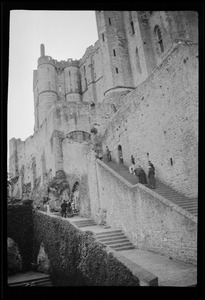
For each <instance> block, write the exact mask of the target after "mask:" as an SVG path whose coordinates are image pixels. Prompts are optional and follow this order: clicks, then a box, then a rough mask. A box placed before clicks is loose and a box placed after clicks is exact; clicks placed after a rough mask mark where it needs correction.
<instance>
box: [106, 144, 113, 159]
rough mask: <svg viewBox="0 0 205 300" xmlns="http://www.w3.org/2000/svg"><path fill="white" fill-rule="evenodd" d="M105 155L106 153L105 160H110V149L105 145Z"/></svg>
mask: <svg viewBox="0 0 205 300" xmlns="http://www.w3.org/2000/svg"><path fill="white" fill-rule="evenodd" d="M106 155H107V161H108V162H109V161H111V160H112V158H111V151H110V149H109V148H108V146H106Z"/></svg>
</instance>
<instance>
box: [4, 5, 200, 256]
mask: <svg viewBox="0 0 205 300" xmlns="http://www.w3.org/2000/svg"><path fill="white" fill-rule="evenodd" d="M96 21H97V30H98V40H97V41H96V43H95V44H94V45H93V46H90V47H88V48H87V49H86V51H85V54H84V55H83V57H82V58H81V59H80V60H72V59H68V60H67V61H57V60H55V59H54V58H52V57H50V56H47V55H46V53H45V52H46V51H47V49H46V51H45V48H44V45H43V44H42V45H41V46H40V57H39V58H38V65H37V70H34V72H33V92H34V107H35V125H34V134H33V135H32V136H30V137H28V138H27V139H26V140H25V141H21V140H20V139H16V138H12V139H11V140H10V142H9V147H10V173H11V174H12V176H13V182H14V184H13V188H12V195H13V196H14V197H16V198H23V199H33V200H34V202H36V203H38V202H39V201H42V199H43V198H44V197H45V196H47V195H49V198H50V202H51V205H53V206H59V205H60V203H61V201H62V199H63V198H66V197H69V195H70V193H71V192H72V191H76V190H78V191H79V195H80V199H79V208H80V214H81V215H82V216H86V217H90V218H93V219H94V220H96V221H97V215H98V212H99V211H100V210H104V211H106V212H107V213H106V222H107V223H108V224H110V225H113V226H115V227H120V228H121V229H123V230H124V231H125V232H126V233H127V235H128V236H129V237H130V239H131V240H132V241H133V242H134V243H138V245H142V246H143V247H147V248H149V249H158V250H159V249H161V250H160V251H165V252H166V251H168V250H167V249H172V250H171V251H175V250H176V251H175V252H176V253H175V254H176V256H179V257H182V258H184V256H183V255H185V254H180V253H179V251H178V250H177V249H178V248H177V243H181V244H183V242H184V245H185V246H184V247H185V248H186V249H185V250H184V253H186V255H185V256H186V258H187V257H189V258H190V259H192V260H195V259H196V257H195V254H193V253H195V252H194V251H195V250H196V248H195V247H196V235H194V237H193V236H192V238H191V239H190V236H189V234H187V235H186V234H184V231H183V229H180V228H182V224H183V226H186V230H188V231H189V233H190V232H192V233H193V228H192V229H190V227H187V226H188V225H186V224H185V223H186V222H188V223H189V222H193V220H192V219H193V218H191V217H190V218H191V219H190V220H189V221H187V219H186V222H185V221H184V220H182V219H181V218H182V215H180V211H178V210H176V214H174V212H173V210H174V211H175V208H173V207H172V208H170V211H169V213H168V212H167V211H166V212H164V217H163V218H165V219H163V220H164V221H163V222H166V221H167V220H168V221H169V224H171V223H172V225H173V226H176V228H177V229H176V232H177V234H175V236H174V237H172V238H173V243H172V242H171V241H172V238H170V239H169V237H168V238H167V235H166V232H165V231H166V230H165V229H164V228H165V227H166V226H165V227H162V225H161V223H160V221H159V220H160V218H161V217H159V215H160V213H161V208H160V205H162V204H159V203H158V206H157V205H156V207H155V208H154V207H153V205H154V204H153V203H154V200H150V199H152V198H154V197H155V196H154V194H153V192H152V191H151V190H149V189H148V188H147V189H146V188H145V187H142V186H141V185H140V184H139V185H137V186H135V187H134V189H133V187H130V185H127V184H126V183H125V182H124V181H123V182H122V181H121V179H120V178H119V176H118V175H117V174H115V172H114V171H112V172H111V171H109V168H106V167H105V166H104V165H103V162H101V161H100V162H99V161H98V160H96V158H95V150H96V149H98V150H99V149H102V151H103V152H104V153H105V148H106V146H107V145H108V146H109V149H110V150H111V155H112V159H113V161H114V162H115V163H116V164H119V163H120V162H119V155H122V157H123V164H124V165H125V166H127V167H128V166H129V164H130V156H131V155H133V156H134V158H135V161H136V162H137V163H139V164H140V165H141V166H142V167H143V169H144V170H145V172H146V173H147V171H148V160H151V162H152V163H153V164H154V166H155V169H156V178H157V180H159V181H160V182H162V183H164V184H165V185H167V186H169V187H171V188H172V189H174V190H176V191H178V192H179V193H181V194H183V195H185V196H186V197H187V198H190V199H192V198H197V194H198V15H197V12H194V11H96ZM48 51H49V49H48ZM145 194H146V195H145ZM66 195H67V196H66ZM143 201H145V202H146V201H151V203H152V205H148V206H147V207H145V204H143V203H145V202H143ZM167 201H168V200H167ZM159 202H160V201H159ZM123 203H124V204H123ZM140 203H141V204H140ZM160 203H161V202H160ZM123 205H125V206H123ZM138 205H140V209H139V206H138ZM163 205H164V204H163ZM167 205H168V204H167ZM166 209H167V208H166ZM156 212H157V213H156ZM139 213H140V217H139V215H137V214H139ZM179 215H180V216H179ZM145 216H146V217H145ZM152 218H155V220H158V221H159V222H155V221H154V220H153V219H152ZM183 218H189V216H188V217H187V216H184V215H183ZM168 221H167V222H168ZM139 222H140V223H139ZM161 222H162V221H161ZM163 222H162V223H163ZM188 223H187V224H188ZM148 224H150V226H149V225H148ZM184 224H185V225H184ZM167 226H168V225H167ZM177 226H178V227H177ZM189 226H191V227H192V225H190V224H189ZM193 226H195V225H193ZM183 228H184V227H183ZM187 228H188V229H187ZM194 228H195V227H194ZM152 230H154V231H152ZM153 232H154V234H152V233H153ZM163 233H164V234H165V236H166V237H163ZM192 233H190V234H192ZM157 234H159V235H157ZM180 234H181V235H180ZM148 236H152V238H151V237H150V239H147V237H148ZM179 236H180V237H179ZM188 236H189V238H188ZM186 238H187V240H186ZM176 240H177V241H176ZM188 240H189V241H188ZM187 241H188V242H187ZM174 243H175V244H174ZM189 243H192V244H191V245H190V244H189ZM174 249H175V250H174ZM187 249H189V250H187ZM194 249H195V250H194ZM186 250H187V251H186ZM180 255H181V256H180Z"/></svg>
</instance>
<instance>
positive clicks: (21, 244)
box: [7, 200, 33, 271]
mask: <svg viewBox="0 0 205 300" xmlns="http://www.w3.org/2000/svg"><path fill="white" fill-rule="evenodd" d="M32 221H33V218H32V201H30V200H28V201H21V202H20V203H18V204H17V203H16V204H10V205H8V207H7V236H8V237H10V238H11V239H13V240H14V241H15V242H16V243H17V245H18V248H19V252H20V255H21V257H22V270H23V271H27V270H30V268H31V262H32V255H31V253H32V248H33V224H32Z"/></svg>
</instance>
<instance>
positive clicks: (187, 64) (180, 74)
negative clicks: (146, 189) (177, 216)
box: [103, 43, 198, 197]
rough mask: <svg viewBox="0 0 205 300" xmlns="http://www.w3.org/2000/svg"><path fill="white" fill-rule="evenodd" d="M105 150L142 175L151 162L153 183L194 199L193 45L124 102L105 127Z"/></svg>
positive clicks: (195, 59)
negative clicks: (132, 161)
mask: <svg viewBox="0 0 205 300" xmlns="http://www.w3.org/2000/svg"><path fill="white" fill-rule="evenodd" d="M106 145H109V148H110V150H111V151H112V157H113V158H114V159H115V160H116V161H118V150H117V148H118V145H121V146H122V151H123V158H124V162H125V165H127V166H128V165H129V164H130V156H131V155H133V156H134V157H135V160H136V162H137V163H140V164H141V166H142V167H143V168H144V169H145V171H146V172H147V170H148V169H147V168H148V159H150V160H151V161H152V163H153V164H154V165H155V167H156V177H157V178H159V179H160V180H161V181H163V182H164V183H166V184H168V185H170V186H171V187H172V188H174V189H176V190H177V191H179V192H181V193H183V194H185V195H186V196H188V197H197V194H198V146H197V145H198V45H196V44H183V43H179V44H178V45H177V46H175V47H174V48H173V49H172V52H171V53H170V55H169V56H168V57H167V59H166V60H165V61H164V62H163V63H162V64H161V65H160V66H159V67H158V69H156V70H155V72H154V73H153V74H152V75H151V76H150V77H149V78H148V79H147V80H146V81H145V82H143V83H142V84H141V85H140V86H138V88H137V89H136V90H135V91H132V92H130V93H128V94H127V95H126V96H125V97H124V104H123V105H121V107H120V108H119V110H118V111H117V112H116V113H115V115H114V117H113V118H112V120H111V122H110V123H109V126H108V127H107V130H106V133H105V135H104V140H103V148H104V150H105V146H106ZM148 154H149V156H148ZM171 159H172V162H173V164H172V163H171Z"/></svg>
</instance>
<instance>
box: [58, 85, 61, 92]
mask: <svg viewBox="0 0 205 300" xmlns="http://www.w3.org/2000/svg"><path fill="white" fill-rule="evenodd" d="M58 89H59V92H60V93H61V85H59V88H58Z"/></svg>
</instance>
